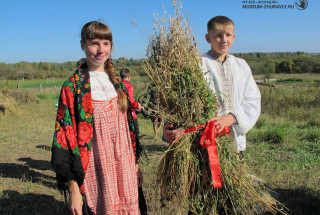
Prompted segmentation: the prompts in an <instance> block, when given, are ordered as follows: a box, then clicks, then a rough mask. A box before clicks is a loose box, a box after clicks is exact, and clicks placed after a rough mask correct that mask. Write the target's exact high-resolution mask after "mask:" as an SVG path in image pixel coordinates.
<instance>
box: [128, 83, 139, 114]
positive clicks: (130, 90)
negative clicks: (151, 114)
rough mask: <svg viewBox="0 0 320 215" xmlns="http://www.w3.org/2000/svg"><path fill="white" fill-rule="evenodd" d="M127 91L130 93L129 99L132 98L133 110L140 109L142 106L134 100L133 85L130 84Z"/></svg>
mask: <svg viewBox="0 0 320 215" xmlns="http://www.w3.org/2000/svg"><path fill="white" fill-rule="evenodd" d="M127 91H128V94H129V98H130V102H131V107H132V108H133V109H139V107H140V105H139V103H138V102H136V101H135V100H134V98H133V87H132V85H131V84H130V86H128V87H127Z"/></svg>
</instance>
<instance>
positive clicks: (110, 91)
mask: <svg viewBox="0 0 320 215" xmlns="http://www.w3.org/2000/svg"><path fill="white" fill-rule="evenodd" d="M89 75H90V85H91V96H92V99H93V100H98V101H103V100H110V99H113V98H115V97H117V92H116V90H115V88H114V86H113V84H112V82H111V81H110V78H109V76H108V74H107V73H105V72H97V71H89Z"/></svg>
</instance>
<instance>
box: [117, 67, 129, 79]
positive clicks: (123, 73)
mask: <svg viewBox="0 0 320 215" xmlns="http://www.w3.org/2000/svg"><path fill="white" fill-rule="evenodd" d="M130 75H131V72H130V70H129V69H127V68H125V69H121V70H120V77H121V78H122V79H124V78H126V77H128V76H130Z"/></svg>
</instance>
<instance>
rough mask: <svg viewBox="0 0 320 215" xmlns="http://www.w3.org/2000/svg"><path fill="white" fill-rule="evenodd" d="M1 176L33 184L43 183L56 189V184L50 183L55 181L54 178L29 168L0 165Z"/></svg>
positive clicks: (15, 165) (11, 164)
mask: <svg viewBox="0 0 320 215" xmlns="http://www.w3.org/2000/svg"><path fill="white" fill-rule="evenodd" d="M0 176H1V177H3V178H16V179H20V180H22V181H31V182H32V183H42V184H43V185H45V186H47V187H54V188H55V187H56V184H55V183H52V182H49V181H48V180H50V181H55V178H54V177H52V176H48V175H45V174H42V173H39V172H36V171H34V170H31V169H30V168H29V167H28V166H24V165H20V164H15V163H0Z"/></svg>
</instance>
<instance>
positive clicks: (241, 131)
mask: <svg viewBox="0 0 320 215" xmlns="http://www.w3.org/2000/svg"><path fill="white" fill-rule="evenodd" d="M202 71H203V72H204V74H205V77H206V79H207V81H208V83H209V86H210V88H211V89H212V91H213V92H214V94H215V95H216V96H217V99H218V102H219V104H220V109H219V114H218V116H221V115H226V114H228V113H232V114H234V115H235V116H236V118H237V122H238V123H237V124H234V125H232V126H231V127H232V131H233V132H232V133H233V136H234V140H235V145H236V147H237V150H238V151H244V150H245V148H246V136H245V135H246V133H247V132H248V131H249V130H250V129H251V128H252V127H253V126H254V124H255V123H256V122H257V120H258V117H259V115H260V111H261V96H260V91H259V88H258V86H257V84H256V82H255V80H254V79H253V76H252V73H251V69H250V67H249V65H248V64H247V63H246V61H245V60H243V59H240V58H237V57H235V56H233V55H229V54H228V55H227V59H226V61H225V62H224V63H222V62H221V61H219V60H218V59H217V58H214V57H213V56H211V55H210V52H208V53H206V54H203V55H202Z"/></svg>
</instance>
